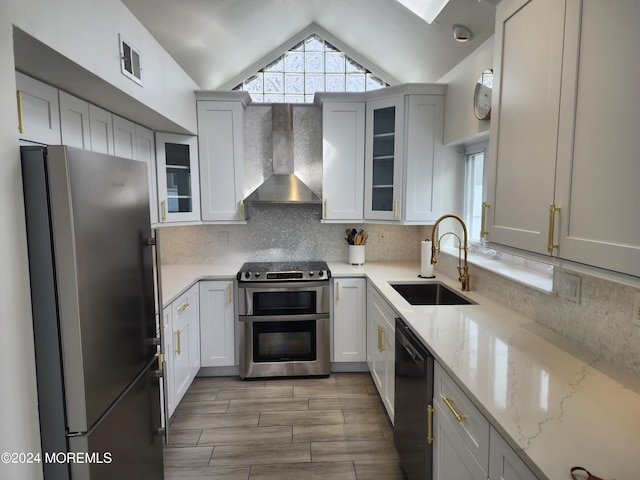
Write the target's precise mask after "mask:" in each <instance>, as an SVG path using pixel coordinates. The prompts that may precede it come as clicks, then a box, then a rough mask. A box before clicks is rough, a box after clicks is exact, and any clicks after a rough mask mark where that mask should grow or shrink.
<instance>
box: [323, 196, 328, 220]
mask: <svg viewBox="0 0 640 480" xmlns="http://www.w3.org/2000/svg"><path fill="white" fill-rule="evenodd" d="M328 202H329V200H327V199H326V198H325V199H324V213H323V214H322V218H327V211H328V208H329V207H328Z"/></svg>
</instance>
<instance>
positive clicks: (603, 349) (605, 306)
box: [436, 254, 640, 375]
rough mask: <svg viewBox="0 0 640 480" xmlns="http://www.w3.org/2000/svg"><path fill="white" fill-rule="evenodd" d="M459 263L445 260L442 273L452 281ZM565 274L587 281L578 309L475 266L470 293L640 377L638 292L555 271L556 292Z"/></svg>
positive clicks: (439, 267) (443, 256)
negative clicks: (635, 313) (635, 319)
mask: <svg viewBox="0 0 640 480" xmlns="http://www.w3.org/2000/svg"><path fill="white" fill-rule="evenodd" d="M457 264H458V259H457V258H455V257H453V256H450V255H446V254H440V256H439V257H438V265H437V267H436V272H437V270H441V271H443V272H446V274H447V275H450V276H453V275H454V274H455V272H456V265H457ZM564 272H571V273H572V274H576V275H579V276H580V277H581V279H582V288H581V299H580V302H578V303H576V302H573V301H570V300H566V299H564V298H561V297H560V296H559V295H556V294H552V295H549V294H545V293H542V292H540V291H538V290H535V289H533V288H529V287H527V286H525V285H523V284H520V283H517V282H514V281H512V280H509V279H507V278H504V277H502V276H500V275H496V274H495V273H493V272H491V271H489V270H486V269H484V268H481V267H477V266H475V265H470V266H469V273H470V275H471V289H472V290H475V291H478V292H479V293H481V294H482V295H484V296H486V297H488V298H490V299H491V300H493V301H495V302H497V303H501V304H503V305H505V306H506V307H508V308H510V309H511V310H515V311H516V312H518V313H521V314H522V315H524V316H526V317H528V318H530V319H532V320H534V321H535V322H537V323H539V324H541V325H544V326H546V327H548V328H549V329H551V330H553V331H554V332H556V333H558V334H560V335H562V336H563V337H565V338H568V339H569V340H572V341H574V342H576V343H578V344H580V345H582V346H583V347H585V348H586V349H588V350H590V351H592V352H594V353H597V354H598V355H600V356H601V357H602V358H604V359H606V360H608V361H609V362H611V363H613V364H615V365H617V366H619V367H621V368H623V369H625V370H627V371H630V372H632V373H634V374H636V375H640V327H637V326H635V325H634V324H633V322H632V310H633V297H634V292H635V291H636V288H634V287H632V286H629V285H624V284H621V283H617V282H613V281H611V280H606V279H603V278H599V277H597V276H593V275H588V274H585V273H582V272H580V273H576V272H573V271H571V270H570V269H568V268H566V269H565V268H563V267H556V268H555V269H554V286H555V288H554V289H555V290H556V291H557V290H558V288H557V285H558V283H559V281H560V278H561V276H562V274H563V273H564Z"/></svg>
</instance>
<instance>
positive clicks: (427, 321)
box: [162, 262, 640, 480]
mask: <svg viewBox="0 0 640 480" xmlns="http://www.w3.org/2000/svg"><path fill="white" fill-rule="evenodd" d="M240 266H241V265H168V266H164V267H163V269H162V283H163V298H164V300H165V304H166V303H169V302H170V301H171V300H172V299H174V298H175V297H177V296H178V295H179V294H180V293H182V292H183V291H184V290H185V289H186V288H187V287H189V286H190V285H192V284H193V283H194V282H196V281H198V280H200V279H222V278H234V277H235V274H236V272H237V271H238V270H239V269H240ZM329 268H330V270H331V272H332V275H333V276H334V277H354V276H355V277H357V276H364V277H366V278H368V279H369V280H370V281H371V282H372V283H373V285H374V286H375V287H376V288H377V289H378V291H379V292H380V293H381V294H382V295H383V296H384V297H385V298H386V300H387V301H388V302H389V303H390V304H391V305H392V306H393V308H394V309H395V310H396V312H397V313H398V314H399V315H400V316H401V317H402V318H403V319H404V320H405V321H406V322H407V323H408V324H409V326H410V327H411V328H412V330H413V331H414V333H416V335H417V336H418V337H419V338H420V339H421V340H422V341H423V342H424V344H425V346H426V347H427V348H428V349H429V350H430V351H431V353H432V354H433V355H434V357H435V358H436V360H437V361H438V362H439V363H440V364H441V365H442V366H443V367H444V368H445V369H446V370H447V371H448V372H449V374H450V375H451V376H452V377H453V378H454V379H455V380H456V381H457V382H458V384H459V385H460V386H461V387H462V388H463V389H464V390H465V392H466V393H467V394H468V395H469V396H470V397H471V398H472V399H473V400H474V401H475V403H476V404H477V406H478V407H479V408H480V409H481V411H482V412H483V414H484V415H485V416H486V417H487V418H488V420H489V421H490V422H491V423H492V424H493V425H494V426H496V428H497V429H498V430H499V431H500V433H501V434H502V435H503V436H504V437H505V438H506V439H507V441H508V442H509V443H510V444H511V446H512V447H513V448H514V449H516V450H517V451H519V453H520V454H521V456H522V457H523V458H524V459H525V461H526V462H527V463H528V464H529V465H530V466H531V467H532V469H533V470H534V472H535V473H536V474H538V475H541V478H544V477H545V476H546V477H547V478H548V479H551V480H562V479H568V480H570V479H571V476H570V474H569V470H570V468H571V467H573V466H577V465H580V466H583V467H585V468H587V469H588V470H590V471H591V472H592V473H593V474H594V475H598V476H600V477H602V478H603V479H605V480H635V479H638V478H640V378H639V377H637V376H635V375H633V374H631V373H627V372H624V371H622V370H620V369H619V368H616V367H614V366H612V365H611V364H609V363H608V362H606V361H605V360H604V359H602V358H601V357H600V356H599V355H597V354H595V353H591V352H589V351H588V350H586V349H584V348H582V347H580V346H578V345H576V344H575V343H572V342H570V341H568V340H566V339H564V338H562V337H560V336H559V335H556V334H554V333H553V332H551V331H550V330H548V329H546V328H545V327H543V326H541V325H540V324H538V323H536V322H534V321H533V320H531V319H528V318H526V317H524V316H522V315H520V314H518V313H516V312H514V311H512V310H509V309H508V308H506V307H503V306H502V305H499V304H497V303H495V302H492V301H490V300H488V299H487V298H485V297H483V296H482V295H479V294H478V293H476V292H473V291H471V292H465V295H466V296H468V297H469V298H471V299H472V300H474V301H475V302H477V305H440V306H411V305H409V303H408V302H407V301H406V300H404V298H402V297H401V296H400V294H398V293H397V292H396V291H395V290H394V289H393V288H392V287H391V286H390V285H389V282H414V281H425V282H427V281H432V280H422V279H419V278H418V277H417V276H418V273H419V272H420V265H419V263H417V262H416V263H367V264H365V265H363V266H351V265H347V264H346V263H340V262H334V263H331V262H330V263H329ZM436 274H437V275H438V278H437V279H436V280H437V281H442V282H443V283H446V284H448V285H449V286H451V287H453V288H455V289H458V288H459V287H458V285H459V284H458V282H456V281H454V280H452V279H450V278H448V277H445V276H444V275H442V274H440V273H439V272H436ZM472 288H473V285H472Z"/></svg>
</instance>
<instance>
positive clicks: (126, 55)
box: [120, 35, 142, 85]
mask: <svg viewBox="0 0 640 480" xmlns="http://www.w3.org/2000/svg"><path fill="white" fill-rule="evenodd" d="M120 67H121V69H122V74H123V75H124V76H125V77H128V78H130V79H131V80H133V81H134V82H136V83H137V84H138V85H142V68H141V67H140V52H138V51H137V50H136V49H135V48H133V47H132V46H131V43H130V42H129V41H127V40H125V39H124V38H123V37H122V35H120Z"/></svg>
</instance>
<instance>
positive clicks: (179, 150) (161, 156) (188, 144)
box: [156, 133, 200, 223]
mask: <svg viewBox="0 0 640 480" xmlns="http://www.w3.org/2000/svg"><path fill="white" fill-rule="evenodd" d="M156 155H157V158H158V204H159V206H160V212H159V219H160V222H162V223H164V222H190V221H199V220H200V188H199V185H200V182H199V172H198V140H197V137H192V136H187V135H176V134H170V133H158V134H156Z"/></svg>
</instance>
